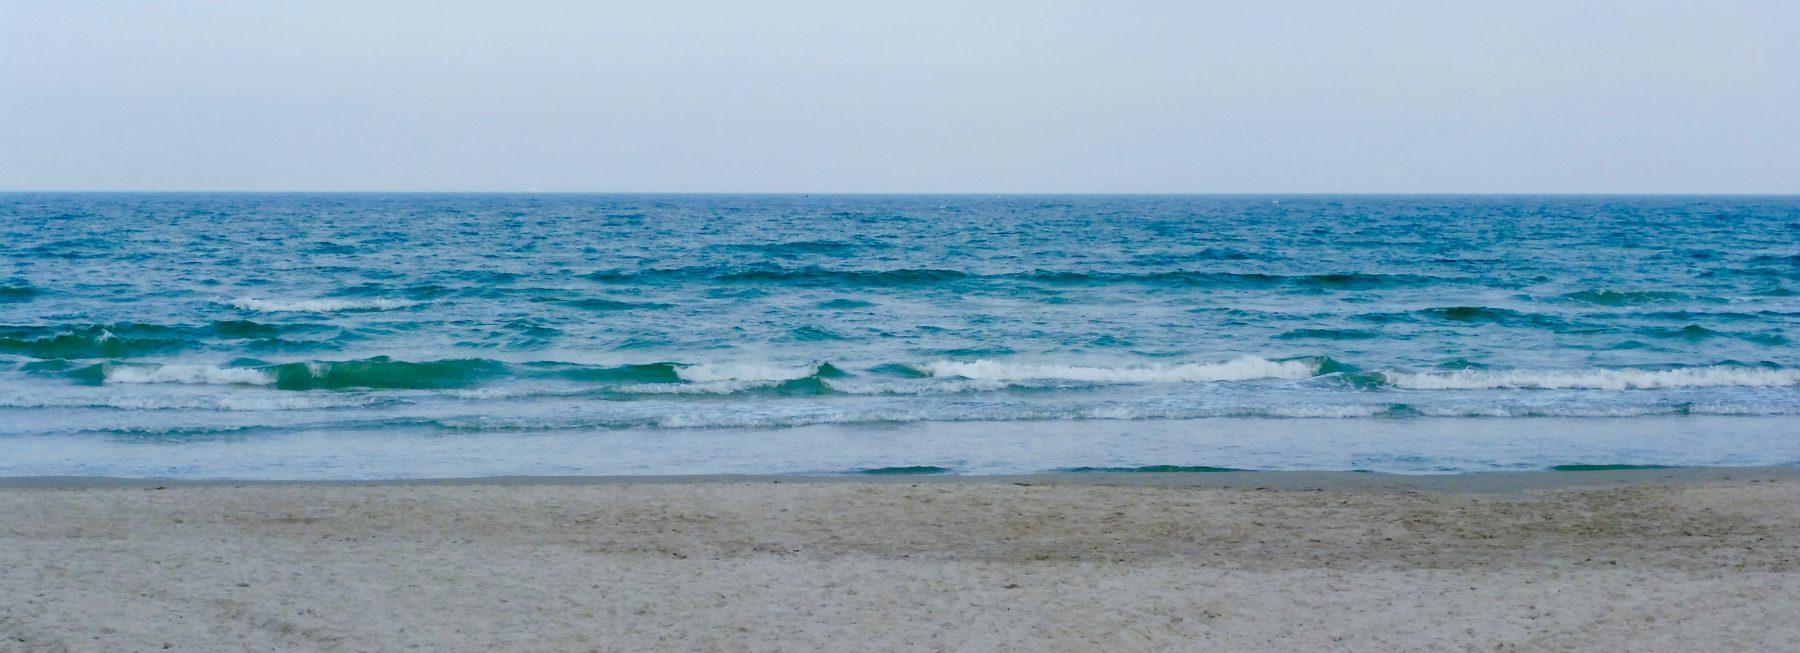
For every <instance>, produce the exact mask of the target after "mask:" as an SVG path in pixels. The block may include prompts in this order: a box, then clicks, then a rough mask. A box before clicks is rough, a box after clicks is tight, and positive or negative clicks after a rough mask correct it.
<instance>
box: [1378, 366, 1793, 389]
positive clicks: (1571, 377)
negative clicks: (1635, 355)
mask: <svg viewBox="0 0 1800 653" xmlns="http://www.w3.org/2000/svg"><path fill="white" fill-rule="evenodd" d="M1382 375H1383V376H1385V377H1387V381H1388V383H1390V384H1392V385H1394V386H1395V387H1400V388H1409V389H1414V390H1494V389H1505V388H1541V389H1553V390H1575V389H1584V390H1651V389H1659V388H1718V387H1750V388H1771V387H1780V386H1790V385H1800V369H1769V368H1760V367H1732V366H1722V365H1715V366H1708V367H1683V368H1677V369H1670V370H1632V369H1617V370H1609V369H1590V370H1505V371H1490V370H1460V371H1456V372H1424V373H1412V372H1383V373H1382Z"/></svg>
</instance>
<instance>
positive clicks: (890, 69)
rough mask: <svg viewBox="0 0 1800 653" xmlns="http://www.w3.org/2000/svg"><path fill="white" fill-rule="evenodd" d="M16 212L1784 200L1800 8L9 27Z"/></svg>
mask: <svg viewBox="0 0 1800 653" xmlns="http://www.w3.org/2000/svg"><path fill="white" fill-rule="evenodd" d="M0 189H9V190H61V189H88V190H444V191H455V190H466V191H525V190H545V191H722V192H729V191H771V192H780V191H804V192H1765V193H1796V192H1800V2H1794V1H1792V0H1766V1H1733V0H1708V1H1705V2H1701V1H1691V0H1689V1H1680V2H1662V1H1642V0H1618V1H1600V0H1594V1H1581V0H1560V1H1534V0H1527V1H1516V0H1515V1H1508V2H1497V1H1496V2H1445V1H1442V0H1433V1H1417V2H1379V1H1369V2H1341V1H1340V2H1300V1H1272V2H1248V1H1245V2H1130V1H1115V2H1074V1H1069V2H1059V1H1056V0H1030V1H1020V2H979V1H974V0H961V1H946V2H929V1H928V2H886V3H876V2H860V1H857V2H824V1H820V2H782V1H779V0H776V1H763V2H723V1H720V2H681V1H674V2H645V1H635V2H578V1H575V0H567V1H540V2H498V1H491V2H443V1H418V2H402V1H386V2H351V1H329V0H327V1H308V2H274V1H269V2H261V1H254V0H223V1H219V2H195V1H184V0H167V1H161V2H124V1H120V2H101V1H85V0H45V1H38V0H0Z"/></svg>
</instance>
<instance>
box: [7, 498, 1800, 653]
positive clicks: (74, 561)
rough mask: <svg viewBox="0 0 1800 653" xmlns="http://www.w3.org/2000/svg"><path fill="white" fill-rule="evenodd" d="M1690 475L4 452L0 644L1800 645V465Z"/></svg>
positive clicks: (201, 647)
mask: <svg viewBox="0 0 1800 653" xmlns="http://www.w3.org/2000/svg"><path fill="white" fill-rule="evenodd" d="M1671 474H1675V473H1673V472H1670V473H1660V474H1659V473H1640V474H1635V475H1633V474H1623V475H1592V476H1589V475H1582V474H1560V475H1549V474H1541V475H1535V476H1533V475H1506V476H1507V477H1512V478H1515V479H1518V480H1514V481H1499V482H1496V481H1494V480H1493V479H1494V478H1502V477H1487V480H1485V481H1484V480H1481V479H1475V480H1465V481H1464V482H1462V483H1460V484H1459V483H1458V482H1456V481H1454V480H1452V481H1442V482H1439V481H1432V482H1426V484H1427V485H1429V484H1430V483H1438V484H1439V485H1441V486H1442V487H1437V488H1435V489H1427V490H1420V489H1417V487H1415V485H1416V483H1415V482H1414V481H1382V480H1379V479H1378V480H1377V481H1368V480H1362V479H1351V480H1345V479H1344V477H1342V476H1339V477H1331V476H1322V475H1310V476H1309V475H1286V476H1283V475H1251V476H1232V479H1235V480H1225V481H1221V480H1219V478H1216V477H1223V476H1231V475H1205V476H1209V477H1215V478H1208V479H1204V480H1196V477H1198V476H1201V475H1184V476H1187V477H1188V478H1187V479H1181V478H1176V479H1173V480H1160V481H1159V480H1155V479H1153V478H1152V479H1150V480H1146V478H1148V477H1141V476H1140V477H1133V478H1131V479H1129V480H1128V481H1125V482H1127V483H1129V484H1126V485H1111V484H1107V483H1112V482H1115V481H1111V480H1108V479H1104V478H1101V479H1094V478H1083V479H1076V480H1070V479H1069V478H1067V477H1047V478H1033V479H998V480H994V479H989V480H969V479H962V480H957V479H951V480H948V481H946V480H936V481H931V482H923V483H918V484H916V485H915V484H914V483H912V482H910V481H899V482H895V481H891V480H890V481H887V482H863V483H847V482H824V481H806V480H801V481H798V482H796V481H795V480H794V479H786V480H783V481H782V482H774V480H772V479H755V480H741V479H740V480H732V479H709V480H701V481H698V482H680V483H673V482H651V483H643V482H617V481H616V480H615V481H613V482H606V481H602V482H579V483H577V482H556V481H540V482H519V481H517V480H513V481H510V482H507V483H503V484H487V483H462V484H429V483H396V484H384V485H375V486H369V485H349V484H338V485H334V484H258V485H245V486H241V487H233V486H228V485H221V484H181V485H167V486H166V487H161V488H159V487H156V486H154V485H144V484H136V483H116V484H108V483H104V482H102V481H98V480H92V479H90V480H87V481H75V482H70V481H66V480H47V481H40V482H18V481H14V482H11V483H8V484H7V486H6V487H0V565H3V568H0V636H4V640H0V650H28V651H38V650H48V651H55V650H72V651H134V650H150V651H154V650H164V649H168V650H182V651H206V650H230V651H280V650H308V651H310V650H368V651H392V650H467V651H476V650H496V649H499V650H534V651H535V650H621V651H641V650H726V651H732V650H750V651H764V650H801V651H804V650H976V651H985V650H1015V651H1039V650H1068V651H1087V650H1107V651H1113V650H1118V651H1129V650H1182V651H1188V650H1299V651H1334V650H1348V651H1393V650H1482V651H1493V650H1502V651H1509V650H1633V651H1652V650H1667V651H1727V650H1758V651H1781V650H1800V479H1797V478H1796V477H1795V475H1794V473H1793V471H1792V470H1785V471H1783V470H1772V471H1771V470H1765V471H1762V472H1743V473H1736V474H1718V473H1712V474H1710V475H1702V476H1680V475H1679V474H1675V476H1671ZM1721 476H1735V478H1733V479H1732V480H1720V477H1721ZM1574 477H1585V478H1586V479H1590V480H1588V481H1586V482H1588V483H1605V484H1614V483H1623V485H1619V486H1616V487H1600V488H1562V489H1531V488H1534V487H1536V488H1543V487H1550V488H1554V487H1556V486H1563V485H1571V484H1576V485H1580V484H1585V483H1580V482H1572V481H1570V480H1568V479H1571V478H1574ZM1296 479H1298V480H1296ZM1544 479H1551V480H1549V481H1546V480H1544ZM1619 479H1623V480H1619ZM1708 479H1710V480H1708ZM1671 480H1672V481H1673V482H1670V481H1671ZM1015 483H1024V484H1015ZM1483 483H1487V484H1488V485H1483ZM109 485H110V486H109ZM1209 485H1210V486H1218V485H1233V486H1234V487H1229V488H1227V487H1207V486H1209ZM1490 486H1491V487H1490ZM1256 487H1263V488H1271V489H1261V490H1258V489H1255V488H1256ZM1272 488H1282V489H1272ZM1308 488H1323V489H1308ZM1471 488H1473V489H1479V490H1483V491H1493V492H1499V493H1498V494H1489V493H1476V492H1470V491H1467V490H1469V489H1471Z"/></svg>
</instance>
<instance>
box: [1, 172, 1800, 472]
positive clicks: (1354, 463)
mask: <svg viewBox="0 0 1800 653" xmlns="http://www.w3.org/2000/svg"><path fill="white" fill-rule="evenodd" d="M1797 291H1800V198H1778V197H1776V198H1771V197H1759V198H1758V197H1753V198H1731V197H1449V196H1426V197H1399V196H1395V197H1381V196H1354V197H1330V196H1306V197H1274V196H1252V197H1115V196H1105V197H1037V196H1008V197H981V196H898V197H885V196H821V197H807V196H722V195H721V196H580V195H544V196H507V195H475V196H454V195H391V196H390V195H236V194H220V195H180V194H160V195H110V194H103V195H80V194H76V195H64V194H10V195H0V450H5V451H8V452H9V453H10V454H12V455H10V456H5V457H3V458H4V459H3V460H0V474H5V475H21V474H60V473H88V474H120V475H147V476H158V475H162V476H193V477H207V476H213V477H217V476H231V477H256V478H322V477H333V478H372V477H406V476H421V475H472V474H487V473H567V472H570V471H571V470H573V471H574V472H578V473H708V472H749V473H755V472H774V473H793V472H807V473H831V472H848V471H856V470H863V469H880V468H903V467H913V466H919V467H941V468H943V469H945V470H947V471H949V472H953V473H990V472H1021V471H1043V470H1048V469H1069V468H1084V467H1096V468H1097V467H1140V466H1148V465H1178V466H1193V467H1250V468H1258V469H1295V468H1305V469H1371V470H1381V471H1411V472H1445V471H1449V472H1455V471H1477V470H1492V469H1517V468H1547V467H1551V466H1554V465H1565V464H1614V463H1627V464H1787V463H1793V462H1795V461H1800V453H1797V450H1796V447H1795V442H1796V441H1800V417H1796V415H1797V414H1800V348H1796V346H1795V345H1794V342H1793V340H1792V339H1793V338H1795V337H1800V330H1797V329H1796V327H1797V326H1800V296H1797V295H1796V292H1797ZM1698 425H1707V429H1708V430H1709V432H1712V433H1713V434H1712V435H1707V434H1694V433H1693V431H1694V429H1695V428H1697V426H1698ZM1546 430H1552V431H1554V432H1551V433H1545V431H1546ZM1465 432H1470V433H1473V432H1479V433H1483V434H1488V435H1485V436H1483V438H1486V439H1483V438H1475V439H1473V440H1470V442H1473V443H1474V444H1470V442H1463V441H1462V440H1460V439H1458V434H1459V433H1465ZM1499 433H1512V434H1515V435H1514V436H1512V437H1514V438H1515V439H1516V440H1517V441H1518V442H1521V443H1529V446H1528V447H1525V446H1523V445H1518V444H1508V443H1507V442H1506V441H1507V439H1508V438H1507V437H1505V436H1498V435H1494V434H1499ZM1632 433H1638V434H1641V436H1639V437H1628V436H1629V435H1630V434H1632ZM1345 434H1357V435H1356V436H1355V437H1354V438H1350V439H1349V440H1345V439H1343V438H1345V437H1348V436H1346V435H1345ZM1620 434H1625V436H1621V435H1620ZM447 443H449V444H447ZM547 443H553V445H554V446H552V445H551V444H547ZM452 444H453V445H454V446H451V445H452ZM1452 445H1454V446H1452ZM446 447H449V448H448V449H447V448H446ZM1046 447H1050V448H1054V449H1055V450H1056V451H1057V452H1058V453H1057V454H1056V455H1053V456H1051V455H1044V449H1045V448H1046ZM1522 447H1523V448H1522ZM451 450H454V451H456V452H462V453H453V452H452V451H451ZM350 451H358V452H361V453H359V454H356V455H349V454H348V453H347V452H350ZM274 452H280V454H279V455H276V453H274ZM1246 452H1254V453H1253V454H1252V453H1246ZM340 454H341V455H340ZM259 461H260V462H259ZM452 461H463V462H461V463H455V462H452Z"/></svg>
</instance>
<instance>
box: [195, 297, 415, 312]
mask: <svg viewBox="0 0 1800 653" xmlns="http://www.w3.org/2000/svg"><path fill="white" fill-rule="evenodd" d="M226 303H227V304H230V305H232V306H235V307H237V308H241V309H244V310H246V311H257V312H261V313H331V312H336V311H391V310H394V309H398V308H407V307H409V306H416V305H418V302H414V301H407V300H404V299H368V300H362V301H354V300H348V299H294V300H269V299H257V298H255V297H239V298H237V299H233V300H231V301H229V302H226Z"/></svg>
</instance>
